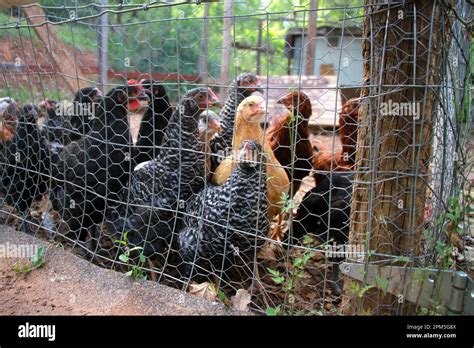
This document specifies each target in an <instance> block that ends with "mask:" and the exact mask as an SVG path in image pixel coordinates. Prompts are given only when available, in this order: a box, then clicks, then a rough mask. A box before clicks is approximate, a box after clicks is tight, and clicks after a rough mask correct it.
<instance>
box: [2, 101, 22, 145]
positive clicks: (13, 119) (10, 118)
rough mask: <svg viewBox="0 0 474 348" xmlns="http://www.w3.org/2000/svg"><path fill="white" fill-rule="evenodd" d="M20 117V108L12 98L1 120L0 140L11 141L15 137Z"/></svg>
mask: <svg viewBox="0 0 474 348" xmlns="http://www.w3.org/2000/svg"><path fill="white" fill-rule="evenodd" d="M19 117H20V108H19V107H18V104H17V103H16V102H14V101H13V100H12V101H11V102H10V103H9V105H8V106H7V107H6V109H5V111H4V112H3V117H2V119H1V120H0V141H10V140H12V139H13V136H14V135H15V129H16V123H17V121H18V118H19Z"/></svg>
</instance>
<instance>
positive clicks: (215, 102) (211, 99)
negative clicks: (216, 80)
mask: <svg viewBox="0 0 474 348" xmlns="http://www.w3.org/2000/svg"><path fill="white" fill-rule="evenodd" d="M207 91H208V105H209V106H215V107H218V108H221V107H222V103H221V102H220V101H219V98H217V95H216V94H215V93H214V92H213V91H212V89H210V88H208V89H207Z"/></svg>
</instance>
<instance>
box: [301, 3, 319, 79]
mask: <svg viewBox="0 0 474 348" xmlns="http://www.w3.org/2000/svg"><path fill="white" fill-rule="evenodd" d="M309 9H310V10H311V11H310V12H309V21H308V46H307V49H306V65H305V73H306V75H315V73H314V56H315V54H316V31H317V25H316V18H317V15H318V14H317V12H316V10H317V9H318V0H311V2H310V5H309ZM303 42H304V41H303Z"/></svg>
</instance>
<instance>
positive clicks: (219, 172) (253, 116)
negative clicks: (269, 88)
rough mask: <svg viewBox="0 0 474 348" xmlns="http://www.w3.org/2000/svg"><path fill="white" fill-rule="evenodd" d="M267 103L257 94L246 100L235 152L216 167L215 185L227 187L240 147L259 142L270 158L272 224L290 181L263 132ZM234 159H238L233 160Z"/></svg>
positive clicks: (277, 236) (277, 234)
mask: <svg viewBox="0 0 474 348" xmlns="http://www.w3.org/2000/svg"><path fill="white" fill-rule="evenodd" d="M264 106H265V100H264V99H263V98H262V97H260V96H257V95H253V96H250V97H247V98H245V99H244V100H243V101H242V102H241V103H240V105H239V107H238V108H237V116H236V121H235V122H236V127H235V133H234V139H233V153H232V154H231V155H230V156H228V157H227V158H226V159H224V161H222V163H220V164H219V166H218V167H217V168H216V170H215V173H214V175H213V176H212V179H211V182H212V183H213V184H215V185H222V184H224V183H225V182H226V181H227V179H228V178H229V176H230V175H231V173H232V171H233V169H234V168H235V166H236V162H235V158H237V149H238V148H237V147H238V144H240V143H241V142H242V141H244V140H255V141H257V142H258V143H259V144H260V145H262V146H263V148H264V151H265V153H266V154H267V155H268V157H269V159H268V165H267V166H266V168H267V177H268V180H267V184H268V191H267V192H268V203H269V208H268V218H269V220H270V221H272V220H273V218H274V217H275V216H277V215H279V214H280V212H281V208H282V206H283V201H282V196H283V194H284V193H288V190H289V188H290V181H289V179H288V175H287V174H286V171H285V169H283V167H282V166H281V164H280V162H278V160H277V159H276V157H275V154H274V153H273V151H272V149H271V147H270V145H269V144H268V141H267V139H266V138H265V135H264V133H263V130H262V127H261V126H260V122H261V121H262V119H263V118H264V117H265V114H266V112H265V109H264ZM233 159H234V160H233ZM273 232H274V233H272V235H271V238H274V239H281V238H282V236H281V233H280V232H281V231H280V230H279V228H277V229H275V230H274V231H273Z"/></svg>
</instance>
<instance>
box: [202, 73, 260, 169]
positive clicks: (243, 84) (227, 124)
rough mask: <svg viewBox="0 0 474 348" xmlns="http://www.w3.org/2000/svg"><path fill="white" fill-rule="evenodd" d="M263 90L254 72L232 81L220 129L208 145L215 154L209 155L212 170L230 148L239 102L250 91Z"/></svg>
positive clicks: (223, 109) (241, 75)
mask: <svg viewBox="0 0 474 348" xmlns="http://www.w3.org/2000/svg"><path fill="white" fill-rule="evenodd" d="M256 91H259V92H263V90H262V89H261V87H260V80H259V79H258V77H257V76H256V75H255V74H252V73H242V74H240V75H239V76H238V77H237V78H236V79H235V81H234V82H232V84H231V86H230V88H229V92H228V95H227V99H226V101H225V103H224V106H223V107H222V110H221V114H220V116H221V119H222V121H221V131H220V132H219V134H217V135H216V136H215V137H214V138H213V139H212V141H211V144H210V147H211V151H212V153H213V154H216V155H215V156H212V157H211V169H212V171H214V169H215V168H217V166H218V165H219V163H220V162H221V161H222V159H223V158H224V157H226V156H227V155H228V154H229V153H230V151H231V149H232V138H233V136H234V127H235V114H236V111H237V107H238V106H239V104H240V103H241V102H242V100H244V99H245V98H247V97H248V96H250V95H251V94H252V93H254V92H256Z"/></svg>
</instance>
